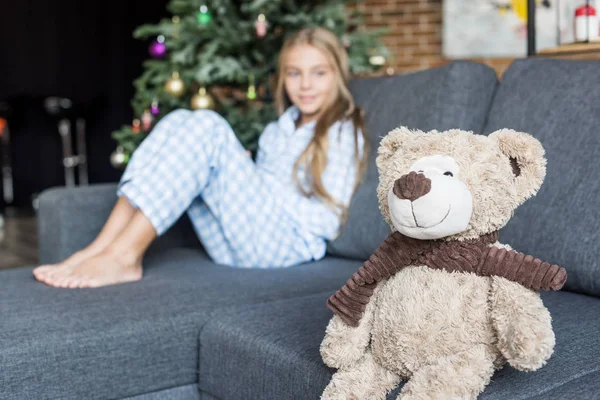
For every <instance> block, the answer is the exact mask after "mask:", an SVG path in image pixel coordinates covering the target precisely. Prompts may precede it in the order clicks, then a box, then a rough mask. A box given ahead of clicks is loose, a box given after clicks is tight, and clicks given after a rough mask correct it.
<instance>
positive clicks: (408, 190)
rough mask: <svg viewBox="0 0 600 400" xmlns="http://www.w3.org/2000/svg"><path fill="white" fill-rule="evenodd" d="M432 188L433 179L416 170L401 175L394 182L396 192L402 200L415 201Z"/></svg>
mask: <svg viewBox="0 0 600 400" xmlns="http://www.w3.org/2000/svg"><path fill="white" fill-rule="evenodd" d="M430 190H431V179H429V178H427V177H426V176H425V175H423V174H421V173H417V172H414V171H411V172H409V173H408V174H406V175H403V176H401V177H400V178H399V179H396V182H394V194H395V195H396V196H397V197H398V198H399V199H400V200H410V201H415V200H417V199H418V198H420V197H423V196H425V195H426V194H427V193H429V191H430Z"/></svg>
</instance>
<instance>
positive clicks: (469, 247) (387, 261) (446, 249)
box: [327, 232, 567, 326]
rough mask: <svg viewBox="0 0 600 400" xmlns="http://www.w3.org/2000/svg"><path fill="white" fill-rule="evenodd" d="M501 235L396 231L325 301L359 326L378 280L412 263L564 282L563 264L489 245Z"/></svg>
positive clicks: (548, 283) (535, 285)
mask: <svg viewBox="0 0 600 400" xmlns="http://www.w3.org/2000/svg"><path fill="white" fill-rule="evenodd" d="M497 240H498V232H492V233H490V234H487V235H484V236H481V237H479V238H478V239H472V240H464V241H457V240H456V241H443V240H418V239H413V238H410V237H407V236H404V235H402V234H401V233H399V232H394V233H392V234H391V235H390V236H388V238H387V239H386V240H385V241H384V242H383V244H381V246H379V248H378V249H377V250H376V251H375V253H373V254H372V255H371V257H369V259H368V260H367V261H366V262H365V263H364V264H363V266H362V267H360V268H359V270H358V272H356V273H354V275H352V277H351V278H350V279H348V281H347V282H346V284H345V285H344V286H343V287H342V288H341V289H340V290H338V291H337V292H336V293H335V294H333V295H332V296H331V297H330V298H329V299H328V300H327V307H328V308H330V309H331V310H332V311H333V312H334V313H336V314H337V315H339V316H340V317H341V318H342V319H343V320H344V321H345V322H346V323H347V324H348V325H351V326H358V323H359V321H360V319H361V318H362V314H363V312H364V311H365V307H366V305H367V303H368V302H369V300H370V298H371V295H372V294H373V291H374V290H375V287H376V286H377V283H378V282H380V281H381V280H383V279H387V278H389V277H390V276H392V275H394V274H395V273H396V272H398V271H400V270H401V269H403V268H405V267H408V266H414V265H426V266H428V267H429V268H433V269H442V270H445V271H448V272H454V271H458V272H471V273H474V274H477V275H480V276H491V275H494V276H501V277H503V278H506V279H508V280H511V281H514V282H517V283H520V284H521V285H523V286H525V287H527V288H530V289H534V290H559V289H561V288H562V286H563V285H564V283H565V281H566V280H567V273H566V271H565V269H564V268H560V267H558V266H557V265H550V264H548V263H547V262H542V261H541V260H539V259H537V258H533V257H532V256H529V255H527V256H526V255H525V254H523V253H517V252H516V251H513V250H506V249H499V248H497V247H495V246H489V245H490V244H492V243H495V242H496V241H497Z"/></svg>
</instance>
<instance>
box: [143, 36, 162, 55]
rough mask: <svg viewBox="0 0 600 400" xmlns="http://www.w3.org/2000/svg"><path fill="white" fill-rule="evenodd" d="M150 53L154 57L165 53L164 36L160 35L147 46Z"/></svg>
mask: <svg viewBox="0 0 600 400" xmlns="http://www.w3.org/2000/svg"><path fill="white" fill-rule="evenodd" d="M148 51H149V52H150V55H151V56H152V57H154V58H163V57H164V56H165V54H167V46H166V45H165V37H164V36H163V35H160V36H159V37H158V38H156V40H155V41H154V42H152V43H151V44H150V47H149V48H148Z"/></svg>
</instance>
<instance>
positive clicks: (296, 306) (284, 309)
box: [198, 292, 600, 400]
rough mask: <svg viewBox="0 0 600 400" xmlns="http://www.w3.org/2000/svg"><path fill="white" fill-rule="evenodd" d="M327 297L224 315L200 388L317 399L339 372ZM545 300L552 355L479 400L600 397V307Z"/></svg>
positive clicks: (210, 331)
mask: <svg viewBox="0 0 600 400" xmlns="http://www.w3.org/2000/svg"><path fill="white" fill-rule="evenodd" d="M329 295H331V292H327V293H321V294H316V295H311V296H306V297H303V298H296V299H293V300H284V301H276V302H272V303H269V304H263V305H260V306H245V307H234V308H231V309H228V310H223V311H221V312H220V313H219V316H218V317H215V318H213V319H212V320H211V321H210V322H209V323H207V324H206V325H205V326H204V328H203V329H202V333H201V334H200V339H199V340H200V378H199V383H198V385H199V387H200V389H201V390H202V391H204V392H206V393H209V394H211V395H212V396H214V397H216V398H219V399H223V400H230V399H231V400H233V399H264V400H269V399H292V398H293V399H299V400H300V399H318V398H319V396H320V395H321V393H322V392H323V390H324V389H325V386H327V384H328V383H329V380H330V379H331V375H332V373H333V372H335V370H333V369H330V368H328V367H327V366H325V364H323V361H322V360H321V356H320V354H319V346H320V343H321V340H322V339H323V336H324V333H325V328H326V326H327V323H328V322H329V319H330V318H331V316H332V313H331V312H330V311H329V309H327V308H326V307H325V301H326V299H327V298H328V296H329ZM542 297H543V299H544V303H545V304H546V307H547V308H548V309H549V310H550V312H551V313H552V317H553V328H554V331H555V333H556V341H557V345H556V348H555V352H554V355H553V356H552V358H551V359H550V360H549V361H548V363H547V364H546V365H545V366H544V367H543V368H542V369H540V370H538V371H536V372H531V373H525V372H519V371H516V370H514V369H513V368H511V367H510V366H506V367H505V368H504V369H503V370H501V371H498V372H497V373H496V374H495V376H494V377H493V378H492V382H491V383H490V384H489V385H488V387H487V389H486V390H485V392H484V393H483V394H481V395H480V397H479V399H481V400H492V399H493V400H496V399H498V400H500V399H542V398H543V399H564V398H570V399H590V398H592V395H593V394H594V393H598V390H600V357H598V354H600V336H599V335H598V332H599V331H600V319H599V318H598V315H600V300H599V299H597V298H595V297H591V296H586V295H582V294H576V293H569V292H545V293H542ZM399 390H400V388H399V389H398V390H396V391H395V392H394V394H392V395H390V396H388V399H390V400H391V399H395V398H396V394H397V393H398V391H399Z"/></svg>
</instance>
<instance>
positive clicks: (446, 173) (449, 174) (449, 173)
mask: <svg viewBox="0 0 600 400" xmlns="http://www.w3.org/2000/svg"><path fill="white" fill-rule="evenodd" d="M444 175H446V176H454V174H453V173H452V172H450V171H446V172H444Z"/></svg>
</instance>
